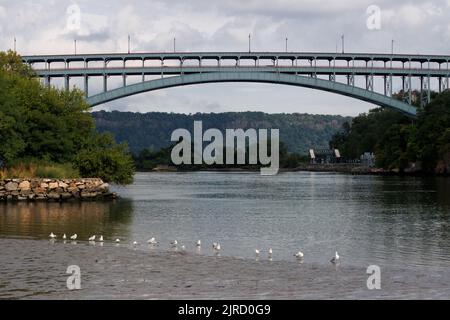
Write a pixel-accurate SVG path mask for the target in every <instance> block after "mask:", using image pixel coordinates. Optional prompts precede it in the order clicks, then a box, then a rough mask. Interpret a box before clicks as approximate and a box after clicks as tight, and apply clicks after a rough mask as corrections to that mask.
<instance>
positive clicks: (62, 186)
mask: <svg viewBox="0 0 450 320" xmlns="http://www.w3.org/2000/svg"><path fill="white" fill-rule="evenodd" d="M58 186H59V187H60V188H63V189H66V188H67V187H68V186H69V185H68V184H67V183H65V182H62V181H60V182H59V183H58Z"/></svg>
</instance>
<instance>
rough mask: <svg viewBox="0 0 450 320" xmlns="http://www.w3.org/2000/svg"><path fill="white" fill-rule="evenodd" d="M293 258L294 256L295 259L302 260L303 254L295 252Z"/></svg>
mask: <svg viewBox="0 0 450 320" xmlns="http://www.w3.org/2000/svg"><path fill="white" fill-rule="evenodd" d="M294 256H295V257H296V258H297V259H303V257H304V254H303V252H301V251H299V252H297V253H296V254H294Z"/></svg>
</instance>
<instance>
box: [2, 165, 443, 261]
mask: <svg viewBox="0 0 450 320" xmlns="http://www.w3.org/2000/svg"><path fill="white" fill-rule="evenodd" d="M115 191H117V192H119V194H120V195H121V196H122V199H120V200H117V201H114V202H90V203H89V202H86V203H64V204H59V203H19V204H4V203H2V204H0V238H3V239H11V238H14V239H21V238H25V239H42V240H44V239H45V240H48V235H49V233H50V232H54V233H56V234H57V235H58V236H59V237H61V235H62V234H63V233H66V234H67V235H70V234H73V233H77V234H78V236H79V239H80V240H87V238H88V237H89V236H90V235H92V234H97V235H99V234H102V235H103V236H104V237H105V239H107V240H108V241H111V240H112V239H116V238H120V239H121V240H122V243H124V244H125V243H128V244H129V243H131V242H132V241H134V240H137V241H139V242H141V243H144V242H146V240H147V239H149V238H150V237H153V236H154V237H156V238H157V239H158V240H159V241H160V242H161V244H160V246H159V247H158V248H157V250H160V251H166V250H169V242H170V241H172V240H174V239H177V240H178V241H179V242H181V243H183V244H184V245H186V248H187V251H188V252H195V250H196V248H195V242H196V241H197V240H198V239H201V240H202V242H203V248H202V252H201V253H202V254H204V255H212V254H213V253H212V250H211V243H212V242H213V241H218V242H220V243H221V246H222V256H230V257H240V258H252V259H253V258H254V257H255V254H254V250H255V249H256V248H258V249H260V250H261V252H262V253H261V257H262V258H265V257H266V256H267V251H268V249H269V248H273V251H274V254H273V260H274V261H285V260H289V261H292V260H294V257H293V254H294V253H295V252H297V251H299V250H301V251H303V252H304V254H305V262H308V263H314V264H318V265H329V260H330V258H331V257H332V255H333V254H334V251H336V250H337V251H338V252H339V254H340V255H341V257H342V263H343V264H345V265H348V266H355V267H364V266H368V265H371V264H376V265H379V266H381V267H383V266H390V267H401V268H406V269H408V268H411V269H421V270H437V269H440V270H446V269H448V266H449V263H450V179H446V178H429V179H428V178H412V177H378V176H352V175H343V174H330V173H305V172H295V173H283V174H279V175H277V176H273V177H263V176H260V175H259V174H257V173H176V174H174V173H161V174H159V173H138V174H137V175H136V178H135V183H134V184H133V185H131V186H128V187H115ZM19 243H20V242H19ZM11 244H12V245H17V241H11ZM144 247H145V246H142V248H143V249H144ZM17 250H19V251H21V252H23V254H24V255H26V250H25V249H24V248H22V247H18V248H17ZM2 259H7V257H5V256H3V258H2Z"/></svg>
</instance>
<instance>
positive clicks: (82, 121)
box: [0, 51, 133, 184]
mask: <svg viewBox="0 0 450 320" xmlns="http://www.w3.org/2000/svg"><path fill="white" fill-rule="evenodd" d="M89 111H90V106H89V105H88V104H87V103H86V101H85V98H84V94H83V92H81V91H80V90H75V89H74V90H57V89H55V88H53V87H51V88H48V87H46V86H44V85H42V84H41V83H40V82H39V81H38V80H37V79H36V77H35V75H34V73H33V72H32V70H31V69H30V68H29V67H28V66H26V65H25V64H23V63H22V60H21V58H20V56H19V55H17V54H16V53H14V52H12V51H9V52H7V53H5V52H0V141H1V143H0V161H1V163H2V164H6V166H14V165H17V164H20V163H24V162H27V163H29V162H30V161H31V162H33V161H34V162H37V163H42V161H44V162H49V163H55V164H71V165H73V164H76V165H77V166H78V167H79V168H80V169H82V170H80V171H81V174H83V175H84V174H86V175H89V176H93V177H101V178H103V179H105V180H106V181H109V182H117V183H123V184H125V183H129V182H131V181H132V176H133V169H132V168H133V167H132V165H131V166H130V163H131V164H132V160H131V156H130V155H129V153H128V151H127V146H126V145H124V144H121V145H117V144H116V143H115V142H114V139H112V138H111V137H109V136H105V135H101V134H98V133H97V132H96V131H95V123H94V120H93V118H92V115H91V114H90V113H89ZM89 152H93V155H92V157H91V158H88V157H87V154H88V153H89ZM100 153H103V154H102V155H101V156H100ZM95 157H97V158H95ZM87 159H90V160H92V163H91V165H90V166H89V165H87V164H86V163H87V162H88V161H87ZM94 159H95V160H96V161H94ZM81 160H83V161H81ZM80 161H81V162H80Z"/></svg>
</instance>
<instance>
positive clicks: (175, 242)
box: [170, 240, 178, 247]
mask: <svg viewBox="0 0 450 320" xmlns="http://www.w3.org/2000/svg"><path fill="white" fill-rule="evenodd" d="M170 244H171V245H172V247H176V246H177V245H178V241H177V240H173V241H172V242H171V243H170Z"/></svg>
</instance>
